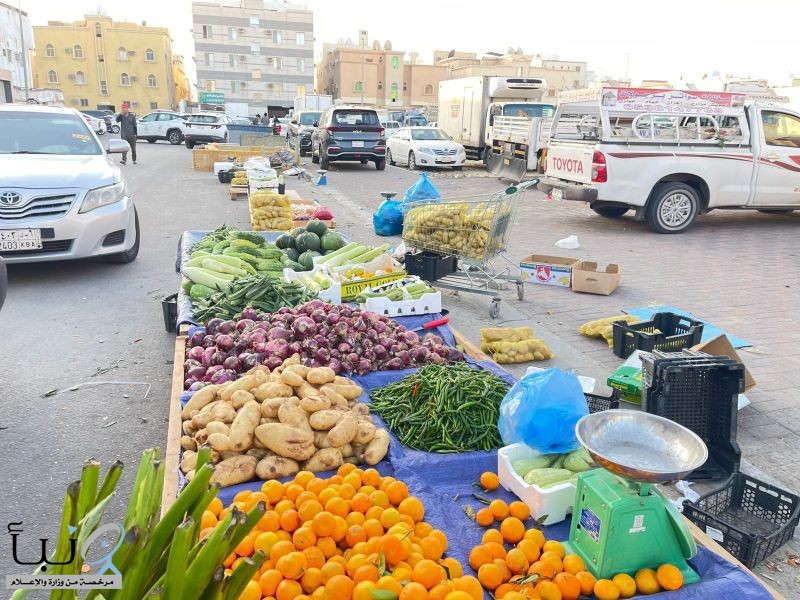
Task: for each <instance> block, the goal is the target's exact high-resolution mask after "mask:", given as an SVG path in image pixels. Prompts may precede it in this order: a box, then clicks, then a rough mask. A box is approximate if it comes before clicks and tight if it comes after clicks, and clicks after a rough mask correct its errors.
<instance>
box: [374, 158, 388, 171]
mask: <svg viewBox="0 0 800 600" xmlns="http://www.w3.org/2000/svg"><path fill="white" fill-rule="evenodd" d="M375 168H376V169H377V170H378V171H384V170H386V159H385V158H379V159H378V160H376V161H375Z"/></svg>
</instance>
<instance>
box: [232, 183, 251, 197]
mask: <svg viewBox="0 0 800 600" xmlns="http://www.w3.org/2000/svg"><path fill="white" fill-rule="evenodd" d="M230 195H231V200H239V199H241V198H244V199H245V200H246V199H247V198H249V197H250V187H249V186H246V185H232V186H231V187H230Z"/></svg>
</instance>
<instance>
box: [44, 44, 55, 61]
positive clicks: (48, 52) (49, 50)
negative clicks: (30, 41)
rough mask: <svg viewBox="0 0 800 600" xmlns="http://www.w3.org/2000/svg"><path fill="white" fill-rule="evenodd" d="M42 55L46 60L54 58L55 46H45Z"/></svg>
mask: <svg viewBox="0 0 800 600" xmlns="http://www.w3.org/2000/svg"><path fill="white" fill-rule="evenodd" d="M44 55H45V56H46V57H47V58H55V56H56V48H55V46H53V44H47V46H45V47H44Z"/></svg>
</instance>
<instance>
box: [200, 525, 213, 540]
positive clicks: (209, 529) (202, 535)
mask: <svg viewBox="0 0 800 600" xmlns="http://www.w3.org/2000/svg"><path fill="white" fill-rule="evenodd" d="M212 531H214V528H213V527H206V528H205V529H201V530H200V539H201V540H204V539H206V538H207V537H208V535H209V534H210V533H211V532H212Z"/></svg>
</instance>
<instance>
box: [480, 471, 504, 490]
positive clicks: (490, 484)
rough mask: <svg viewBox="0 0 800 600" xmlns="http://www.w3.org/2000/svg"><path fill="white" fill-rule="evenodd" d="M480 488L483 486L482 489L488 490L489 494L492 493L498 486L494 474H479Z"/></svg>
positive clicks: (497, 479) (489, 472)
mask: <svg viewBox="0 0 800 600" xmlns="http://www.w3.org/2000/svg"><path fill="white" fill-rule="evenodd" d="M481 486H483V489H485V490H489V491H490V492H491V491H494V490H496V489H497V488H498V487H499V486H500V479H499V478H498V477H497V475H496V474H495V473H492V472H491V471H486V472H485V473H482V474H481Z"/></svg>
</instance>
